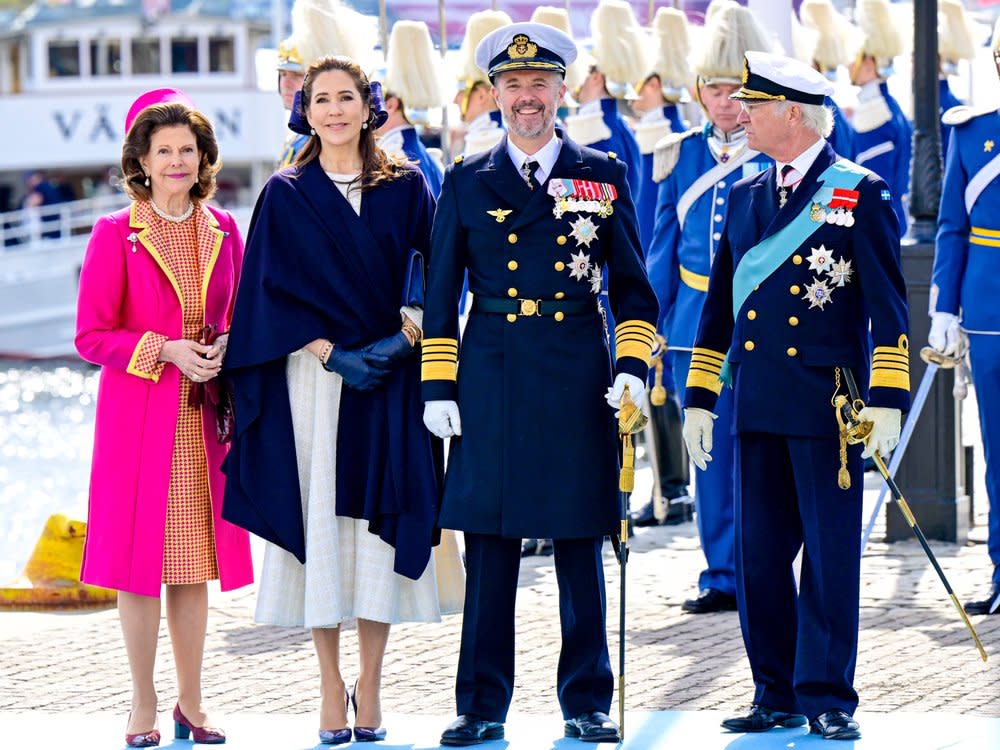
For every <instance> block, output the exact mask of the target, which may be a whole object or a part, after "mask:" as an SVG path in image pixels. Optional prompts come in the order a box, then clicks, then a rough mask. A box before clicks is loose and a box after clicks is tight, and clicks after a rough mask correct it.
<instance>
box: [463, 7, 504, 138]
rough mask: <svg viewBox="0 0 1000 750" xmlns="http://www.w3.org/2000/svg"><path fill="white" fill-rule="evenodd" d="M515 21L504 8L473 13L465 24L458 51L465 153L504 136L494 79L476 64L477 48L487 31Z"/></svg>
mask: <svg viewBox="0 0 1000 750" xmlns="http://www.w3.org/2000/svg"><path fill="white" fill-rule="evenodd" d="M511 23H513V21H511V20H510V16H508V15H507V14H506V13H504V12H503V11H502V10H481V11H479V12H477V13H473V14H472V15H471V16H469V20H468V21H467V22H466V24H465V36H464V37H463V38H462V45H461V47H460V48H459V50H458V64H457V65H458V70H457V82H458V90H457V91H456V92H455V104H456V105H458V112H459V115H460V116H461V118H462V125H463V132H462V149H461V153H462V155H463V156H472V155H473V154H479V153H482V152H483V151H489V150H490V149H491V148H493V147H494V146H495V145H497V144H498V143H499V142H500V139H502V138H503V136H504V132H505V130H504V125H503V117H502V116H501V115H500V108H499V107H497V103H496V102H495V101H494V100H493V94H492V93H491V91H490V89H491V86H490V81H489V79H488V78H487V77H486V74H485V73H483V71H482V70H480V69H479V66H478V65H476V47H478V46H479V43H480V42H481V41H482V40H483V38H484V37H485V36H486V35H487V34H489V33H490V32H492V31H496V30H497V29H500V28H503V27H504V26H510V24H511ZM457 150H458V149H453V151H457Z"/></svg>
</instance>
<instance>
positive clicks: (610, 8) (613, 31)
mask: <svg viewBox="0 0 1000 750" xmlns="http://www.w3.org/2000/svg"><path fill="white" fill-rule="evenodd" d="M590 31H591V34H592V36H593V47H592V48H591V51H590V54H591V55H592V56H593V58H594V63H595V65H597V68H598V70H600V71H601V72H602V73H603V74H604V76H605V78H606V79H607V80H608V81H609V82H610V83H612V84H618V85H619V86H621V87H627V85H629V84H631V85H632V86H635V85H638V84H639V83H641V82H642V80H643V79H645V77H646V76H647V75H648V74H649V71H650V70H652V62H651V61H650V60H649V48H648V46H647V45H648V41H647V37H646V34H645V32H644V31H643V28H642V27H641V26H640V25H639V22H638V21H637V20H636V18H635V13H633V12H632V6H631V5H629V4H628V3H626V2H624V0H602V2H601V3H600V4H598V6H597V8H596V9H595V10H594V13H593V15H591V17H590ZM608 88H609V90H611V89H612V88H617V87H615V86H609V87H608ZM612 93H617V92H612ZM621 93H622V94H624V90H622V91H621Z"/></svg>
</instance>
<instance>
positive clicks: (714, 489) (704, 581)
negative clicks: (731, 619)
mask: <svg viewBox="0 0 1000 750" xmlns="http://www.w3.org/2000/svg"><path fill="white" fill-rule="evenodd" d="M670 363H671V369H672V370H673V373H674V383H675V386H676V388H677V393H684V388H685V384H686V383H687V376H688V368H689V367H690V366H691V352H683V351H676V352H675V351H671V352H670ZM715 413H716V414H717V415H718V419H716V420H715V427H714V429H713V430H712V460H711V462H709V464H708V468H707V469H706V470H705V471H696V472H695V473H694V507H695V510H696V511H697V521H698V536H699V538H700V539H701V549H702V551H703V552H704V553H705V560H706V561H707V562H708V567H707V568H706V569H705V570H703V571H702V572H701V575H699V576H698V588H699V589H718V590H719V591H721V592H722V593H724V594H728V595H729V596H735V595H736V564H735V560H734V552H733V534H734V531H733V529H734V527H733V515H734V501H733V493H734V487H733V436H732V434H731V432H730V430H731V426H732V423H733V389H732V388H723V389H722V393H720V394H719V400H718V401H717V402H716V405H715Z"/></svg>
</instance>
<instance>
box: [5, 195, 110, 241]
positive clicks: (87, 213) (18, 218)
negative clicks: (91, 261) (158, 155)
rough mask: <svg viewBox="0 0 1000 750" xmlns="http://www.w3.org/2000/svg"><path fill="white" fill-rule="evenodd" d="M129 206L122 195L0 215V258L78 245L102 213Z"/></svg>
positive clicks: (97, 197)
mask: <svg viewBox="0 0 1000 750" xmlns="http://www.w3.org/2000/svg"><path fill="white" fill-rule="evenodd" d="M126 205H128V198H127V197H126V196H125V195H123V194H121V193H108V194H106V195H98V196H94V197H93V198H85V199H83V200H78V201H67V202H65V203H53V204H51V205H48V206H37V207H33V208H22V209H18V210H17V211H6V212H4V213H0V255H4V254H6V253H17V252H23V251H26V250H34V249H37V248H43V247H45V248H51V247H54V246H57V245H59V244H62V243H67V242H73V241H75V242H79V238H80V237H81V236H86V235H89V234H90V230H91V229H93V228H94V224H95V223H96V222H97V220H98V219H99V218H100V217H101V216H103V215H104V214H107V213H111V212H112V211H114V210H116V209H119V208H122V207H124V206H126Z"/></svg>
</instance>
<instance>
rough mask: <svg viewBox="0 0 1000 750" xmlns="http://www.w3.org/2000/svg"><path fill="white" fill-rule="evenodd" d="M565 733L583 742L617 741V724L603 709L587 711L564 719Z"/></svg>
mask: <svg viewBox="0 0 1000 750" xmlns="http://www.w3.org/2000/svg"><path fill="white" fill-rule="evenodd" d="M565 734H566V736H567V737H573V738H575V739H578V740H582V741H584V742H618V740H619V739H620V738H619V735H618V725H617V724H615V723H614V722H613V721H611V717H609V716H608V715H607V714H606V713H604V712H603V711H588V712H587V713H585V714H580V715H579V716H574V717H573V718H572V719H567V720H566V725H565Z"/></svg>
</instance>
